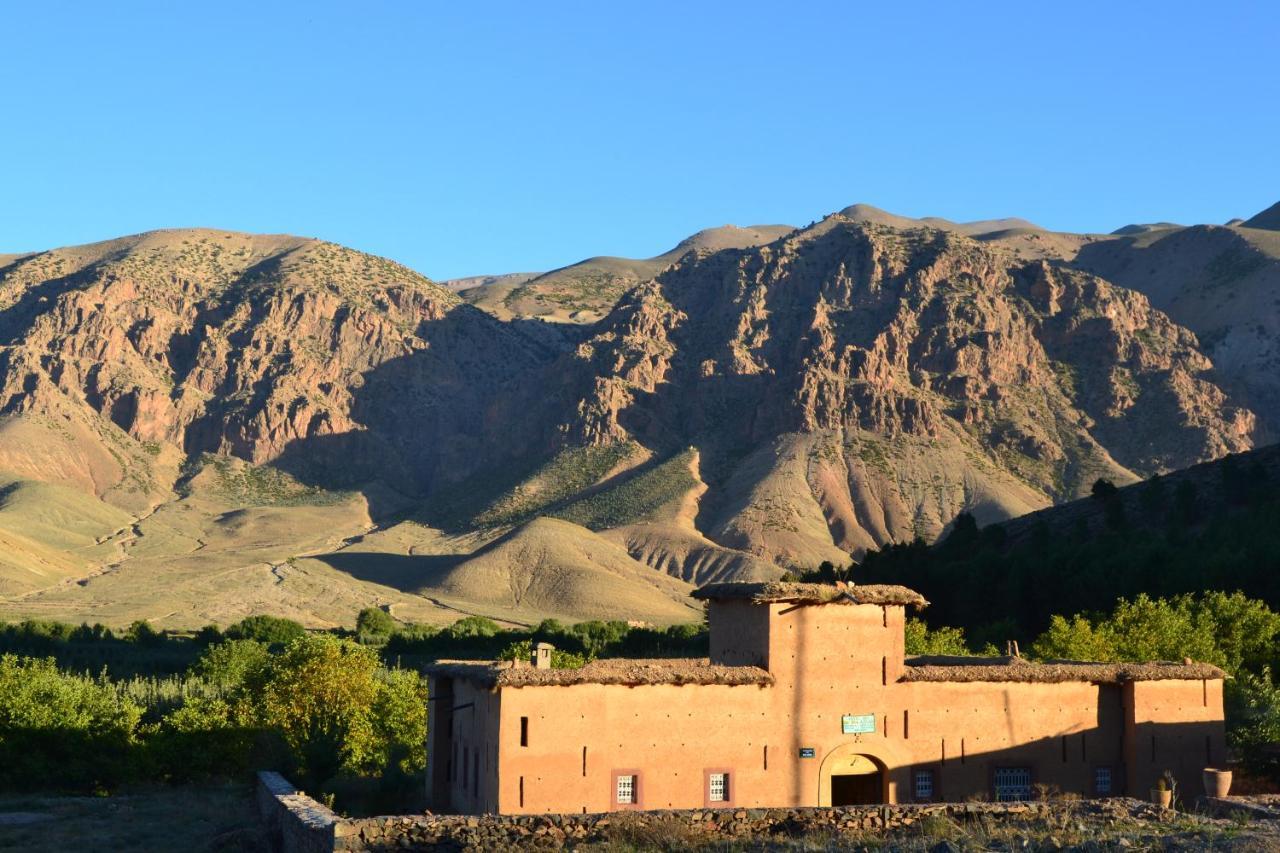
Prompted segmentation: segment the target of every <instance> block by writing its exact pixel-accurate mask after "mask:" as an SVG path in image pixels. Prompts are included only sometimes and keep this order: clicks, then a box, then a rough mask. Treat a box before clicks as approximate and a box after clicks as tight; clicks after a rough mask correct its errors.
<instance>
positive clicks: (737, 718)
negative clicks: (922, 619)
mask: <svg viewBox="0 0 1280 853" xmlns="http://www.w3.org/2000/svg"><path fill="white" fill-rule="evenodd" d="M712 608H713V617H714V618H715V619H716V621H715V630H714V631H713V647H712V654H713V659H718V660H720V661H722V662H730V661H732V662H736V663H743V664H745V663H757V664H758V663H760V662H762V661H760V657H761V656H762V655H763V656H764V657H765V658H766V659H767V662H768V665H769V669H770V672H771V674H772V675H773V677H774V679H775V684H774V685H771V686H757V685H738V686H730V685H717V684H704V685H683V686H682V685H674V684H648V685H638V686H623V685H602V684H578V685H560V686H529V687H519V688H514V687H507V688H503V689H501V690H500V691H497V692H490V691H488V690H484V689H478V688H475V687H474V686H472V685H471V684H470V682H466V681H463V680H459V681H456V682H455V695H454V698H453V700H452V706H453V707H455V708H458V707H461V706H465V705H468V704H470V706H471V707H469V708H467V710H465V711H456V712H455V713H454V716H453V726H454V736H453V743H452V749H453V750H454V751H455V752H456V753H458V754H459V757H458V758H456V759H452V758H451V759H450V760H454V761H457V760H461V758H460V755H461V752H462V751H463V750H465V751H466V754H467V755H468V756H469V758H468V761H469V762H471V764H470V765H469V767H470V769H469V771H468V773H469V774H473V773H474V771H475V769H476V767H477V766H478V767H479V769H480V772H481V777H480V783H479V788H478V789H476V783H475V781H474V778H472V779H471V782H470V783H469V784H467V785H463V784H462V777H461V774H458V773H457V772H456V770H455V777H456V778H455V780H454V781H453V782H452V783H451V786H450V791H451V797H450V798H449V802H448V804H447V805H446V804H444V803H442V802H441V803H436V804H434V805H433V808H435V809H436V810H437V811H443V810H452V811H457V812H468V813H480V812H487V811H500V812H502V813H504V814H536V813H556V812H569V813H592V812H604V811H610V810H613V809H624V810H625V809H628V808H644V809H680V808H700V807H704V806H706V805H708V803H707V802H706V799H705V797H706V791H707V783H706V776H707V774H708V773H710V772H728V773H730V798H731V799H730V805H732V806H734V807H752V808H758V807H803V806H825V805H828V804H829V800H830V793H831V785H830V777H831V776H832V774H838V773H840V772H847V771H845V770H844V768H845V767H846V766H847V765H848V764H849V762H851V761H855V760H857V759H855V756H859V755H861V756H866V757H868V759H869V761H870V762H871V763H873V764H875V765H878V766H880V767H881V768H884V771H885V772H884V774H883V778H884V785H883V791H882V796H883V798H884V800H885V802H888V803H896V802H909V801H912V800H913V799H914V792H913V790H912V779H913V775H914V774H913V771H914V770H915V769H926V768H927V769H930V770H932V771H933V773H934V785H935V789H936V792H935V797H934V798H935V799H937V798H939V797H941V798H946V799H948V800H961V799H965V798H968V797H972V796H975V795H976V796H989V795H990V793H991V790H992V782H993V778H994V774H995V771H996V770H997V769H999V768H1002V767H1019V768H1028V769H1029V770H1030V772H1031V777H1032V784H1033V785H1035V784H1042V785H1046V786H1049V787H1050V788H1056V789H1058V790H1061V791H1064V792H1072V793H1076V794H1082V795H1085V796H1093V795H1094V794H1095V793H1097V792H1096V791H1095V787H1094V783H1095V778H1096V775H1095V774H1096V770H1097V768H1099V767H1108V768H1110V770H1111V776H1112V783H1111V784H1112V787H1111V793H1112V794H1117V795H1118V794H1122V793H1125V792H1126V790H1127V791H1128V793H1130V794H1131V795H1135V796H1140V797H1145V796H1146V795H1147V794H1146V792H1147V788H1148V787H1149V786H1150V783H1151V781H1152V780H1154V778H1155V775H1156V774H1158V773H1159V771H1160V770H1163V769H1165V768H1166V767H1168V768H1169V769H1172V770H1173V771H1174V772H1175V773H1177V774H1178V775H1179V778H1180V779H1181V780H1183V781H1182V784H1183V787H1184V793H1185V795H1186V796H1187V797H1194V796H1197V795H1199V794H1200V793H1201V790H1200V782H1199V774H1200V770H1201V768H1203V767H1204V766H1205V764H1206V758H1207V757H1212V758H1213V760H1214V761H1221V760H1222V754H1223V734H1222V732H1223V727H1222V722H1221V719H1222V698H1221V682H1220V681H1211V682H1203V683H1202V682H1200V681H1193V682H1186V681H1183V682H1172V681H1162V682H1139V683H1137V684H1130V685H1129V686H1127V687H1121V686H1119V685H1106V684H1094V683H1090V682H1066V683H1057V684H1053V683H1035V682H971V683H961V682H904V681H899V679H900V678H901V677H902V675H903V673H904V670H905V665H904V662H903V661H904V650H903V639H904V632H903V627H904V626H903V623H904V621H905V612H904V608H903V607H901V606H896V605H891V606H886V607H881V606H872V605H861V606H844V605H837V606H809V607H804V606H802V607H796V606H793V605H787V604H770V605H767V606H762V605H754V606H753V605H747V604H744V603H737V602H713V603H712ZM761 614H764V615H765V616H766V617H767V619H765V622H764V627H761V625H760V621H761V619H762V617H761ZM1193 694H1194V695H1193ZM499 697H500V699H499ZM437 713H438V712H437ZM846 715H848V716H850V717H851V718H853V719H852V720H851V721H850V722H851V724H852V725H853V727H854V728H868V729H870V730H869V731H865V732H862V733H846V732H845V731H844V726H843V724H842V718H843V717H845V716H846ZM522 718H523V719H524V720H525V721H526V722H525V723H522ZM522 730H523V731H526V732H527V734H528V739H527V742H526V743H525V744H523V745H522V744H521V742H520V734H521V731H522ZM1153 737H1154V738H1155V743H1156V751H1155V753H1154V758H1151V757H1150V755H1151V754H1150V752H1149V750H1148V751H1146V752H1144V751H1143V749H1137V748H1136V747H1135V746H1134V744H1147V743H1149V742H1150V740H1151V738H1153ZM499 748H500V750H501V773H500V774H499V773H498V771H497V758H498V752H497V750H498V749H499ZM1144 749H1145V747H1144ZM1144 756H1146V758H1144ZM1175 759H1176V760H1175ZM437 760H438V759H437ZM477 761H478V762H479V764H478V765H477V764H476V763H475V762H477ZM864 766H866V765H865V764H864ZM1126 767H1127V768H1128V769H1129V773H1128V775H1129V776H1131V777H1132V779H1131V780H1130V779H1127V778H1126V772H1125V769H1126ZM621 774H626V775H636V776H637V777H638V780H639V781H638V802H637V803H636V804H634V805H633V806H626V805H621V806H619V805H615V803H614V785H615V778H616V776H617V775H621Z"/></svg>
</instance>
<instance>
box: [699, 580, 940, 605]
mask: <svg viewBox="0 0 1280 853" xmlns="http://www.w3.org/2000/svg"><path fill="white" fill-rule="evenodd" d="M693 597H694V598H702V599H720V600H725V599H738V600H743V601H754V602H758V603H768V602H773V601H789V602H794V603H796V604H902V605H906V604H913V605H915V606H916V607H928V606H929V602H927V601H925V599H924V596H923V595H921V594H920V593H918V592H916V591H915V590H913V589H907V588H906V587H905V586H894V585H892V584H865V585H858V584H829V583H798V582H794V581H766V582H764V583H713V584H707V585H706V586H704V587H701V588H700V589H696V590H694V591H693Z"/></svg>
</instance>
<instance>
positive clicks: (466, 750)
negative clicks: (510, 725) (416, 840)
mask: <svg viewBox="0 0 1280 853" xmlns="http://www.w3.org/2000/svg"><path fill="white" fill-rule="evenodd" d="M449 681H450V682H451V683H450V686H449V689H447V690H439V689H438V687H439V681H438V680H437V681H436V682H434V683H433V685H432V687H433V689H435V692H433V693H432V695H433V696H434V697H435V701H433V702H431V703H430V704H429V706H428V707H429V710H430V713H429V715H428V721H427V722H428V726H429V728H428V738H429V742H430V744H431V745H432V746H434V747H435V748H434V749H428V767H427V779H428V780H429V781H428V791H427V793H428V799H429V802H430V803H431V805H432V808H434V809H436V810H437V811H456V812H464V813H477V812H487V811H497V810H498V808H499V803H498V778H497V777H498V743H499V737H500V730H499V722H500V712H499V709H500V707H501V694H500V693H497V692H494V691H491V690H488V689H485V688H482V687H479V686H477V685H475V684H473V683H471V682H470V681H467V680H465V679H450V680H449Z"/></svg>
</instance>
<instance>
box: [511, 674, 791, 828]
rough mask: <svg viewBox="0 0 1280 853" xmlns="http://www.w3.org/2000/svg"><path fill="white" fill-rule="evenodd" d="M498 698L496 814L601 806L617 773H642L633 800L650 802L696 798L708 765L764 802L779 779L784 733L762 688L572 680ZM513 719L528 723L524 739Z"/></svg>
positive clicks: (747, 801) (657, 805)
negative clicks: (727, 774)
mask: <svg viewBox="0 0 1280 853" xmlns="http://www.w3.org/2000/svg"><path fill="white" fill-rule="evenodd" d="M502 696H503V702H502V711H501V713H502V726H501V732H502V735H501V736H502V738H503V740H502V758H503V763H502V774H501V779H500V785H501V789H500V792H499V806H500V810H501V811H502V812H504V813H539V812H579V813H581V812H603V811H609V810H610V809H612V808H613V807H614V806H613V784H614V776H615V774H616V773H621V772H623V771H635V772H637V774H638V775H639V776H640V777H641V778H640V783H639V788H640V803H639V804H638V805H639V806H641V807H643V808H649V809H666V808H696V807H700V806H702V805H703V799H702V797H703V794H702V791H703V788H704V784H703V772H704V770H705V769H707V768H708V767H720V766H727V767H730V768H732V771H733V772H734V773H735V774H739V775H738V776H737V778H738V780H739V782H738V784H737V785H736V786H734V787H735V788H736V789H737V790H741V791H743V792H744V793H746V792H754V793H753V794H752V795H751V796H749V797H746V798H744V799H743V800H742V801H740V802H738V803H737V804H739V805H758V804H762V803H763V802H764V798H765V793H766V792H767V791H771V790H774V789H776V788H777V787H778V786H780V785H782V784H784V781H785V778H786V776H785V773H786V771H785V770H784V766H785V764H786V762H785V760H784V757H783V753H784V752H785V750H786V748H787V747H786V741H785V740H784V738H783V737H782V736H781V734H780V732H779V728H778V727H777V726H775V725H773V724H771V723H770V721H769V719H768V713H769V708H770V704H769V701H768V696H769V694H768V692H767V688H763V687H759V686H756V685H738V686H726V685H683V686H680V685H666V684H660V685H643V686H637V687H626V686H620V685H603V684H578V685H572V686H561V687H525V688H519V689H512V688H506V689H504V690H503V691H502ZM521 717H527V718H528V721H529V722H528V731H529V739H528V746H524V747H522V746H520V742H519V732H520V718H521ZM771 741H772V742H771ZM766 749H768V750H769V760H770V763H769V767H768V769H766V767H765V760H766V757H765V756H766ZM707 761H711V762H712V764H710V765H708V764H706V763H705V762H707ZM731 794H732V791H731Z"/></svg>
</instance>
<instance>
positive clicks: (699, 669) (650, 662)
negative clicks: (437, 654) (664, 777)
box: [427, 658, 773, 688]
mask: <svg viewBox="0 0 1280 853" xmlns="http://www.w3.org/2000/svg"><path fill="white" fill-rule="evenodd" d="M427 672H428V673H429V674H431V675H433V676H437V677H439V676H444V677H451V678H464V679H467V680H468V681H471V682H474V683H476V684H479V685H480V686H482V687H491V688H492V687H538V686H546V685H569V684H623V685H628V686H636V685H641V684H727V685H738V684H755V685H764V684H773V676H772V675H770V674H769V673H768V671H766V670H764V669H762V668H760V667H758V666H724V665H721V664H713V663H711V661H710V660H708V659H707V658H652V659H637V658H610V659H605V660H593V661H591V662H590V663H588V664H587V665H586V666H584V667H580V668H578V669H537V668H535V667H532V666H529V665H528V664H526V663H524V662H520V663H514V662H511V661H458V660H442V661H437V662H436V663H434V664H430V665H429V666H427Z"/></svg>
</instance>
